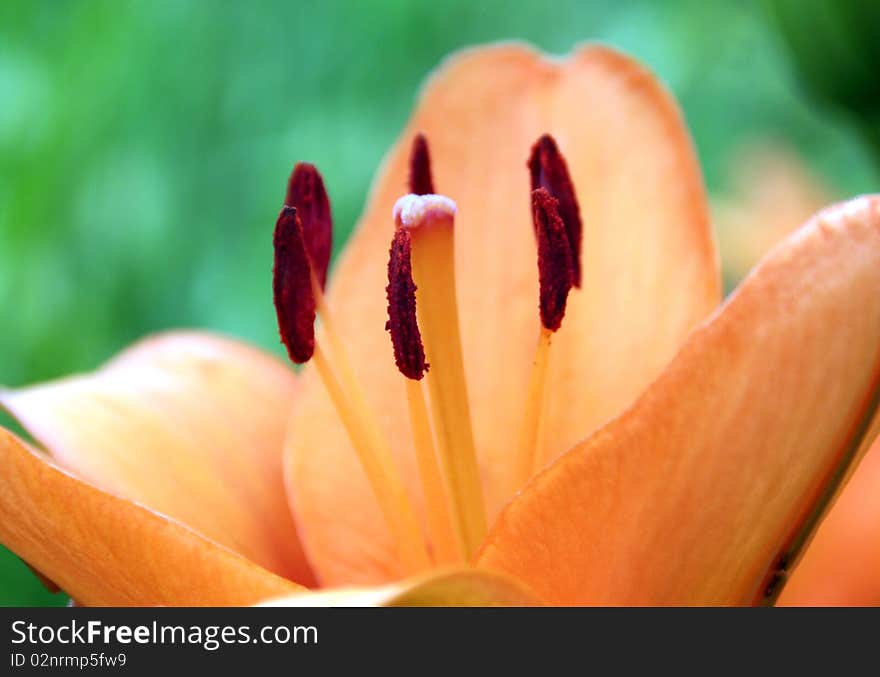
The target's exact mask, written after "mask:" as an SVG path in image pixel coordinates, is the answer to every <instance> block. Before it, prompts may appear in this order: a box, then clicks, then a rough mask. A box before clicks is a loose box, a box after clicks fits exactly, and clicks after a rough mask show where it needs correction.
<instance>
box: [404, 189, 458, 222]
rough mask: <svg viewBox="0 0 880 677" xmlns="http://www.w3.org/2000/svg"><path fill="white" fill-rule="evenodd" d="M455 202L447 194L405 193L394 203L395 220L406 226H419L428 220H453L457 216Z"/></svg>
mask: <svg viewBox="0 0 880 677" xmlns="http://www.w3.org/2000/svg"><path fill="white" fill-rule="evenodd" d="M455 211H456V206H455V202H453V201H452V200H450V199H449V198H448V197H446V196H445V195H433V194H431V195H414V194H410V195H404V196H403V197H402V198H400V199H399V200H398V201H397V202H395V203H394V209H393V210H392V214H393V215H394V222H395V223H396V224H398V225H399V226H403V227H404V228H418V227H419V226H421V225H423V224H425V223H426V222H428V221H432V220H434V219H442V220H444V221H447V220H451V219H452V218H453V217H454V216H455Z"/></svg>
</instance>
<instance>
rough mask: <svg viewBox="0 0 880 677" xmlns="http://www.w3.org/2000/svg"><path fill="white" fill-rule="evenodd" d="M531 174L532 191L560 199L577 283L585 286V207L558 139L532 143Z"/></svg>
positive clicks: (545, 136)
mask: <svg viewBox="0 0 880 677" xmlns="http://www.w3.org/2000/svg"><path fill="white" fill-rule="evenodd" d="M528 166H529V173H530V174H531V177H532V190H533V191H534V190H537V189H538V188H545V189H546V190H547V192H548V193H550V195H551V196H552V197H554V198H556V200H558V201H559V206H558V208H557V211H558V212H559V216H560V218H561V219H562V222H563V223H564V224H565V233H566V236H567V237H568V245H569V248H570V250H571V261H572V267H573V276H574V286H575V287H577V288H578V289H580V286H581V239H582V237H583V223H582V222H581V210H580V207H579V206H578V201H577V197H576V196H575V193H574V184H572V182H571V177H570V176H569V174H568V165H567V164H566V162H565V158H564V157H563V156H562V153H560V152H559V147H558V146H557V145H556V140H555V139H554V138H553V137H552V136H550V135H549V134H544V135H543V136H541V138H540V139H538V140H537V141H536V142H535V145H533V146H532V152H531V155H530V157H529V162H528Z"/></svg>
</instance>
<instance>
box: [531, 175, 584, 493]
mask: <svg viewBox="0 0 880 677" xmlns="http://www.w3.org/2000/svg"><path fill="white" fill-rule="evenodd" d="M558 208H559V202H558V201H557V200H556V199H555V198H553V197H551V195H550V193H549V192H548V191H547V190H546V189H545V188H538V189H537V190H535V191H533V192H532V219H533V223H534V226H535V234H536V236H537V241H538V277H539V284H540V293H539V297H540V310H541V333H540V336H539V338H538V346H537V349H536V350H535V360H534V362H533V365H532V373H531V377H530V378H529V389H528V392H527V395H526V408H525V415H524V416H523V425H522V432H521V434H520V446H519V453H518V459H519V460H518V463H517V467H518V473H519V474H518V479H519V483H520V486H522V484H525V482H526V481H527V480H528V479H529V477H531V476H532V475H533V474H534V473H535V472H536V471H537V470H538V465H539V463H540V462H541V461H542V459H543V454H542V453H540V452H539V449H538V440H539V439H540V437H541V428H542V425H543V421H544V418H545V416H544V410H545V408H546V385H547V371H548V366H549V363H550V345H551V342H552V338H553V334H554V333H555V332H556V331H557V330H558V329H559V328H560V326H562V318H563V316H564V315H565V305H566V301H567V300H568V293H569V291H570V290H571V287H572V284H573V282H574V271H573V265H572V258H573V257H572V254H571V248H570V246H569V241H568V237H567V235H566V231H565V224H564V223H563V221H562V218H561V217H560V215H559V211H558Z"/></svg>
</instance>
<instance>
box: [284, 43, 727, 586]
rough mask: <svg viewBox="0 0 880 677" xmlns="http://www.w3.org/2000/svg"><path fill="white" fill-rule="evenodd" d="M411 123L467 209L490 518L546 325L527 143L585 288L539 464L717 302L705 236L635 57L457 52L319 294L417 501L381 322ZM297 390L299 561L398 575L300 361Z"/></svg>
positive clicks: (692, 185)
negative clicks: (570, 194)
mask: <svg viewBox="0 0 880 677" xmlns="http://www.w3.org/2000/svg"><path fill="white" fill-rule="evenodd" d="M418 131H423V132H424V133H425V134H426V136H427V138H428V141H429V143H430V149H431V156H432V159H433V170H434V180H435V186H436V189H437V190H438V191H439V192H441V193H444V194H446V195H449V196H450V197H452V198H453V199H454V200H455V201H456V202H457V204H458V214H457V216H456V238H457V241H456V266H457V278H458V297H459V309H460V315H461V327H462V332H463V344H464V359H465V367H466V369H467V374H468V387H469V389H470V400H471V406H472V410H473V419H474V426H475V430H474V434H475V438H476V446H477V451H478V455H479V461H480V465H481V472H482V477H483V484H484V487H485V489H486V497H487V510H488V514H489V516H490V518H491V517H492V516H494V515H495V514H497V512H498V510H499V509H500V507H501V505H502V504H503V503H504V501H506V500H507V499H509V498H510V496H511V495H512V494H513V491H514V490H515V488H516V487H515V486H514V479H513V478H514V474H515V471H516V468H515V465H516V464H515V463H514V461H513V458H512V455H513V450H515V449H516V447H517V445H516V437H517V435H518V431H519V423H520V421H521V419H522V416H523V409H524V407H525V395H526V390H527V383H528V378H529V370H530V366H531V362H532V359H533V355H534V351H535V346H536V343H537V339H538V331H539V320H538V271H537V263H536V245H535V241H534V235H533V231H532V225H531V220H530V219H531V212H530V206H529V205H530V202H529V199H530V198H529V188H530V181H529V174H528V170H527V168H526V164H525V163H526V160H527V158H528V154H529V150H530V148H531V145H532V143H533V142H534V141H535V140H536V139H537V138H538V136H539V135H541V134H542V133H544V132H549V133H551V134H553V135H554V136H555V137H556V139H557V140H558V142H559V145H560V148H561V150H562V152H563V153H564V154H565V156H566V158H567V160H568V165H569V168H570V170H571V175H572V179H573V181H574V184H575V187H576V189H577V196H578V199H579V201H580V205H581V210H582V214H583V216H584V221H585V232H584V276H585V277H584V282H583V287H584V289H583V291H580V292H577V291H576V292H573V293H572V295H571V296H570V298H569V303H568V311H567V313H566V317H565V321H564V323H563V327H562V331H560V332H559V334H558V336H557V338H556V340H555V345H554V349H553V352H554V354H553V361H554V364H553V365H551V370H552V372H551V383H552V388H551V392H552V398H551V401H550V404H549V424H548V425H547V427H546V428H547V430H548V431H549V435H548V439H547V441H546V442H547V443H546V448H547V452H548V455H555V454H558V453H561V452H562V451H564V450H565V449H566V448H568V447H569V446H571V445H572V444H573V443H575V442H576V441H577V440H580V439H582V438H583V437H584V436H586V434H587V433H589V432H590V431H592V430H593V429H594V428H596V427H597V426H599V425H600V424H602V423H604V422H605V421H607V420H608V419H609V418H610V417H612V416H614V415H615V414H617V413H619V412H620V411H621V410H622V409H623V407H624V406H626V405H627V404H628V403H629V402H630V401H631V400H632V399H633V398H634V397H635V396H636V395H637V394H638V393H639V391H640V390H641V389H642V388H644V386H645V385H647V383H649V382H650V381H651V380H652V379H653V378H654V377H655V376H656V375H657V373H658V372H659V371H660V370H661V369H662V367H663V366H664V365H665V364H666V362H668V360H669V359H670V358H671V357H672V355H673V354H674V351H675V350H676V348H677V347H678V345H679V343H680V342H681V340H682V339H683V336H684V335H685V334H686V332H687V331H688V330H689V329H690V328H691V327H692V326H693V325H694V324H695V323H696V322H697V321H699V320H700V319H702V318H703V317H705V316H706V315H707V314H708V313H709V312H710V310H711V309H712V308H713V307H714V306H715V305H716V304H717V303H718V300H719V289H718V273H717V270H716V256H715V251H714V244H713V242H712V238H711V235H710V232H709V230H708V226H707V222H708V218H707V215H706V205H705V199H704V195H703V190H702V186H701V181H700V177H699V173H698V169H697V166H696V163H695V160H694V156H693V152H692V149H691V145H690V140H689V138H688V136H687V133H686V131H685V129H684V125H683V123H682V120H681V117H680V115H679V113H678V110H677V109H676V107H675V105H674V103H673V102H672V101H671V99H670V97H669V95H668V94H667V93H666V92H665V91H664V90H663V89H662V88H661V87H660V85H659V84H658V83H657V81H656V80H655V79H654V78H653V77H652V76H651V75H649V74H648V73H647V72H645V71H644V70H643V69H642V68H641V67H640V66H638V65H636V64H635V63H633V62H632V61H631V60H629V59H628V58H626V57H624V56H621V55H620V54H617V53H615V52H612V51H610V50H608V49H605V48H602V47H588V48H585V49H582V50H580V51H578V52H577V53H576V54H575V55H573V56H571V57H570V58H568V59H567V60H565V61H562V62H557V61H551V60H548V59H546V58H544V57H542V56H541V55H539V54H537V53H535V52H533V51H531V50H529V49H527V48H525V47H522V46H516V45H503V46H496V47H491V48H487V49H478V50H471V51H467V52H464V53H462V54H460V55H457V56H455V57H453V58H452V59H450V60H449V61H448V62H447V63H446V64H444V66H443V67H442V68H441V69H440V70H439V71H438V72H437V73H436V74H435V75H434V76H433V77H432V78H431V79H430V81H429V82H428V85H427V86H426V88H425V90H424V91H423V93H422V96H421V98H420V101H419V104H418V106H417V108H416V111H415V113H414V115H413V118H412V120H411V121H410V123H409V125H408V126H407V128H406V129H405V130H404V133H403V135H402V136H401V139H400V141H399V142H398V144H397V146H395V148H394V149H393V150H392V151H391V153H390V155H389V156H388V158H387V159H386V164H385V167H384V169H383V171H382V173H381V174H380V177H379V178H378V180H377V183H376V185H375V186H374V193H373V196H372V199H371V200H370V203H369V205H368V207H367V209H366V212H365V214H364V216H363V219H362V221H361V223H360V227H359V230H358V232H357V234H356V235H355V236H354V237H353V239H352V242H351V243H350V246H349V247H348V249H347V251H346V254H345V256H344V257H343V259H342V260H341V261H340V263H339V265H338V267H337V268H336V271H335V279H334V280H333V284H332V288H331V290H330V294H329V299H330V304H331V305H332V306H333V307H334V309H335V311H336V312H335V314H336V315H337V318H338V319H337V323H338V324H339V325H340V326H341V332H342V334H343V337H344V339H345V342H346V343H347V345H348V347H349V350H350V353H351V355H352V358H353V361H354V363H355V365H356V367H357V370H358V372H359V375H360V377H361V378H362V380H363V382H364V383H365V384H366V385H367V387H368V390H369V394H370V397H371V400H372V403H373V405H374V408H375V409H376V411H377V412H378V414H379V416H380V417H381V423H382V425H383V427H384V429H385V431H386V432H387V434H388V435H389V437H390V438H391V440H392V443H393V447H394V451H395V454H396V457H397V458H398V462H399V464H400V466H401V468H403V471H404V474H405V477H406V478H407V481H408V483H409V486H410V487H411V489H412V491H413V492H414V493H415V492H416V491H417V486H418V482H417V474H416V468H415V463H414V460H413V458H414V452H413V449H412V447H411V441H410V439H411V433H410V430H409V419H408V416H407V414H406V411H407V409H406V406H407V405H406V397H405V392H404V391H405V389H404V383H403V378H402V377H401V376H400V375H399V374H398V372H397V370H396V369H395V367H394V360H393V355H392V350H391V343H390V340H389V338H388V335H387V333H386V332H385V330H384V326H385V319H386V300H385V285H386V284H387V281H386V266H387V262H388V246H389V243H390V240H391V235H392V233H393V223H392V219H391V208H392V206H393V204H394V202H395V200H396V199H397V198H398V197H400V196H401V195H402V194H404V193H406V192H407V187H406V176H407V160H408V154H409V148H410V143H411V141H412V138H413V136H414V135H415V134H416V133H417V132H418ZM428 361H429V362H430V361H431V356H430V355H428ZM435 366H437V368H441V367H440V366H439V365H435ZM429 378H430V374H429ZM303 381H304V383H303V392H302V397H301V398H298V403H297V405H296V407H295V415H294V419H293V421H294V422H293V425H292V430H293V431H294V433H293V434H292V436H291V439H290V441H289V449H288V457H287V467H288V470H289V474H288V477H289V484H290V492H291V495H292V496H293V501H294V504H295V507H296V512H297V515H298V516H299V517H300V518H301V523H302V525H303V527H302V528H303V538H304V542H305V543H306V546H307V550H308V551H309V555H310V558H311V559H312V561H313V563H314V564H315V566H316V569H317V570H318V572H319V575H320V577H321V578H322V580H323V582H324V583H325V584H332V585H338V584H350V583H375V582H381V581H385V580H390V579H394V578H396V577H399V575H400V573H401V572H400V570H399V569H398V567H397V564H396V563H395V562H394V559H393V556H392V554H391V553H392V548H391V544H390V540H389V537H388V533H387V530H386V528H385V527H384V525H383V523H382V520H381V516H380V513H379V511H378V508H377V507H376V503H375V501H374V499H373V497H372V496H371V494H370V489H369V487H368V485H367V483H366V481H365V479H364V476H363V473H362V471H361V469H360V467H359V465H358V462H357V460H356V456H355V454H354V452H353V451H352V449H351V447H350V445H349V443H348V440H347V439H346V437H345V433H344V431H343V430H342V427H341V426H340V424H339V420H338V417H337V415H336V413H335V412H334V411H333V409H332V407H331V406H330V404H329V401H328V398H327V397H326V395H325V393H324V389H323V387H322V385H321V384H320V382H319V381H318V380H317V378H316V376H315V374H314V373H312V372H311V370H308V369H307V370H306V372H305V374H304V379H303Z"/></svg>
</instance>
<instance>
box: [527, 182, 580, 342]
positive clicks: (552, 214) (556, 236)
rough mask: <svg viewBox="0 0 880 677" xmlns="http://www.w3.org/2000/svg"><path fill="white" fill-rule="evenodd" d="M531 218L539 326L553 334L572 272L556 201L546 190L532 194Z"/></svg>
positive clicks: (557, 324) (562, 308)
mask: <svg viewBox="0 0 880 677" xmlns="http://www.w3.org/2000/svg"><path fill="white" fill-rule="evenodd" d="M532 217H533V220H534V224H535V232H536V234H537V237H538V278H539V280H540V284H541V291H540V299H541V324H543V325H544V327H546V328H547V329H549V330H550V331H556V330H557V329H559V327H560V326H561V325H562V318H563V317H564V316H565V302H566V301H567V300H568V292H569V290H571V286H572V284H573V283H574V268H573V266H572V256H571V247H570V246H569V244H568V236H567V235H566V232H565V224H564V223H563V221H562V218H561V217H560V216H559V201H558V200H557V199H556V198H554V197H552V196H551V195H550V193H549V192H548V191H547V189H546V188H538V189H537V190H535V191H532Z"/></svg>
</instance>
